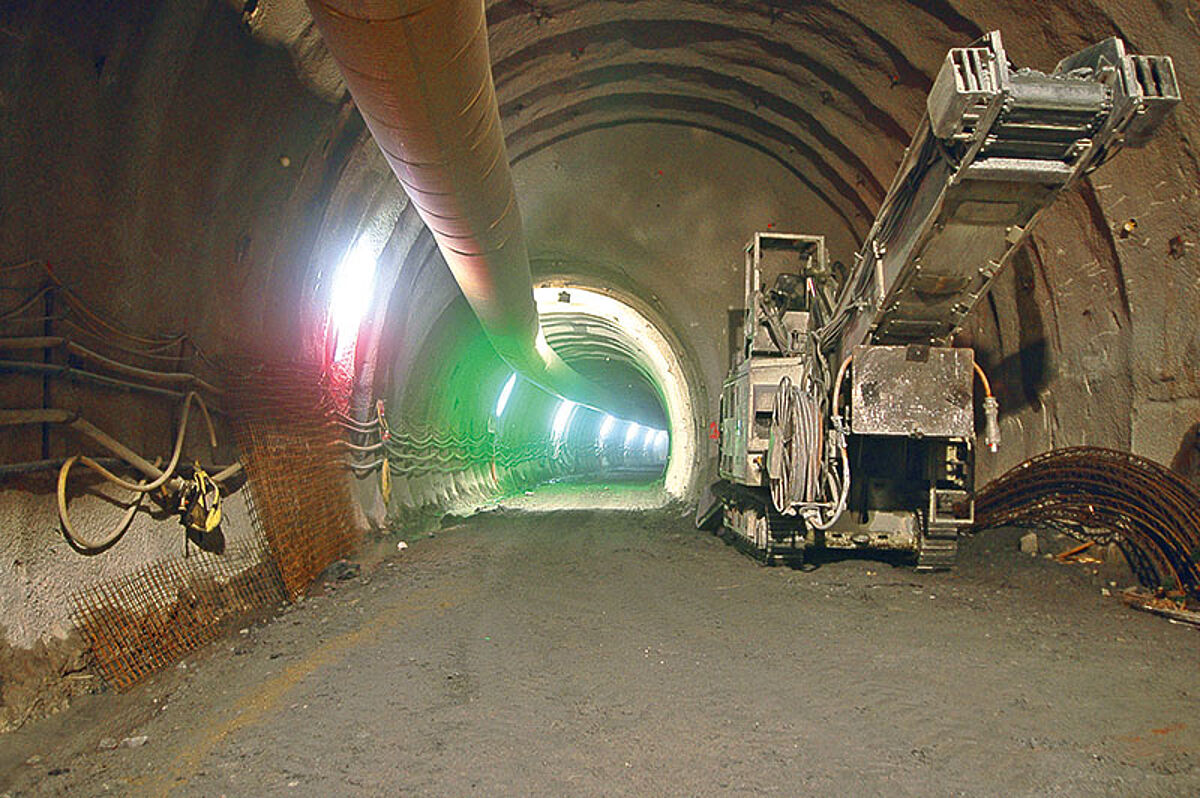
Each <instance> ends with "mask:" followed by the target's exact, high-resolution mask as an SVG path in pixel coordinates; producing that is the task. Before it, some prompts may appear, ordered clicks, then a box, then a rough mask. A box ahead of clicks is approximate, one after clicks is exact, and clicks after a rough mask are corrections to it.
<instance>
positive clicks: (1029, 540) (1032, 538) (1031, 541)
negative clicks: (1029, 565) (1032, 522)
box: [1019, 532, 1038, 555]
mask: <svg viewBox="0 0 1200 798" xmlns="http://www.w3.org/2000/svg"><path fill="white" fill-rule="evenodd" d="M1019 545H1020V547H1021V553H1022V554H1029V555H1035V554H1037V553H1038V536H1037V532H1028V533H1026V534H1024V535H1022V536H1021V542H1020V544H1019Z"/></svg>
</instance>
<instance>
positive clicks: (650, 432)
mask: <svg viewBox="0 0 1200 798" xmlns="http://www.w3.org/2000/svg"><path fill="white" fill-rule="evenodd" d="M655 433H656V430H654V429H653V428H652V427H646V434H645V435H644V436H642V448H643V449H646V448H648V447H649V446H650V441H652V440H654V438H655Z"/></svg>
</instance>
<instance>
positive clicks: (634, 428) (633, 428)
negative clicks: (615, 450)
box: [625, 421, 641, 446]
mask: <svg viewBox="0 0 1200 798" xmlns="http://www.w3.org/2000/svg"><path fill="white" fill-rule="evenodd" d="M639 429H641V428H640V427H639V426H638V425H637V424H636V423H634V422H632V421H630V422H629V431H628V432H626V433H625V445H626V446H630V445H631V444H632V443H633V441H634V439H635V438H637V434H638V430H639Z"/></svg>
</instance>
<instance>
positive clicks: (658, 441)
mask: <svg viewBox="0 0 1200 798" xmlns="http://www.w3.org/2000/svg"><path fill="white" fill-rule="evenodd" d="M666 442H667V431H666V430H665V429H660V430H659V431H658V434H657V435H655V436H654V445H655V446H662V445H663V444H665V443H666Z"/></svg>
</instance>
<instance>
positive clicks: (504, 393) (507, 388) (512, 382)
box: [496, 371, 517, 418]
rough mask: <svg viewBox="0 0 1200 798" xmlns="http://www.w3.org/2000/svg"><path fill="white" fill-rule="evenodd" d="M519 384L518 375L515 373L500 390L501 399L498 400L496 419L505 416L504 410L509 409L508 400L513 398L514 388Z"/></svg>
mask: <svg viewBox="0 0 1200 798" xmlns="http://www.w3.org/2000/svg"><path fill="white" fill-rule="evenodd" d="M516 384H517V373H516V372H515V371H514V372H513V373H512V374H511V375H510V376H509V378H508V381H507V382H505V383H504V387H503V388H501V389H500V398H498V399H497V400H496V418H500V416H502V415H504V408H506V407H508V398H509V397H510V396H512V392H513V388H514V387H515V386H516Z"/></svg>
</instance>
